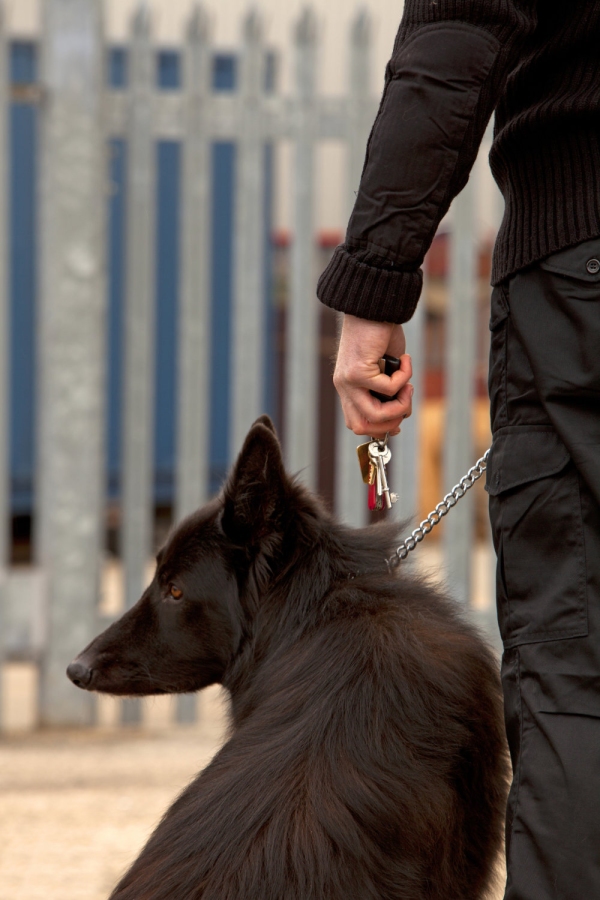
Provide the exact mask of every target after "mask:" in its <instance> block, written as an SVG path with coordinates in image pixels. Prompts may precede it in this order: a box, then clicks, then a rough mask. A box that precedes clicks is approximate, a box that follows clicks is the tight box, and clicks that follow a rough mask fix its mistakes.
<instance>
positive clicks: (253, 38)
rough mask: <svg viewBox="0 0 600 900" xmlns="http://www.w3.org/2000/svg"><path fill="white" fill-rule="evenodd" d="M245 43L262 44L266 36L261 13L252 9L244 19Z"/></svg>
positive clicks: (254, 8)
mask: <svg viewBox="0 0 600 900" xmlns="http://www.w3.org/2000/svg"><path fill="white" fill-rule="evenodd" d="M242 31H243V35H244V43H246V44H261V43H262V41H263V35H264V23H263V17H262V14H261V12H260V11H259V10H258V9H257V8H256V7H252V8H251V9H250V10H249V11H248V14H247V15H246V17H245V19H244V24H243V29H242Z"/></svg>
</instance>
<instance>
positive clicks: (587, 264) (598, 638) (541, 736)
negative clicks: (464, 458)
mask: <svg viewBox="0 0 600 900" xmlns="http://www.w3.org/2000/svg"><path fill="white" fill-rule="evenodd" d="M597 261H600V238H598V239H595V240H592V241H586V242H585V243H584V244H579V245H578V246H577V247H574V248H571V249H568V250H564V251H561V252H560V253H556V254H554V255H553V256H551V257H549V258H548V259H546V260H544V261H543V262H542V263H539V264H538V265H536V266H533V267H531V268H530V269H527V270H525V271H523V272H522V273H519V274H518V275H516V276H514V277H513V278H512V279H510V281H509V282H508V283H507V284H505V285H503V286H501V287H499V288H495V289H494V292H493V295H492V318H491V323H490V328H491V331H492V336H491V359H490V363H491V364H490V397H491V407H492V430H493V444H492V453H491V457H490V464H489V467H488V471H487V490H488V492H489V494H490V517H491V522H492V531H493V536H494V543H495V547H496V552H497V555H498V569H497V600H498V617H499V622H500V630H501V632H502V638H503V641H504V655H503V660H502V682H503V688H504V698H505V715H506V729H507V735H508V741H509V745H510V752H511V758H512V764H513V784H512V788H511V791H510V796H509V804H508V816H507V828H506V847H507V869H508V880H507V887H506V895H505V900H600V262H597Z"/></svg>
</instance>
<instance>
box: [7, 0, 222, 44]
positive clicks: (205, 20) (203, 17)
mask: <svg viewBox="0 0 600 900" xmlns="http://www.w3.org/2000/svg"><path fill="white" fill-rule="evenodd" d="M0 2H1V0H0ZM185 33H186V37H187V39H188V41H191V42H193V43H199V44H208V42H209V40H210V19H209V15H208V11H207V9H206V7H205V6H204V5H203V4H201V3H194V5H193V6H192V11H191V14H190V17H189V19H188V22H187V27H186V32H185Z"/></svg>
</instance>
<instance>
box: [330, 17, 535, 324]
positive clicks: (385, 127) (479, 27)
mask: <svg viewBox="0 0 600 900" xmlns="http://www.w3.org/2000/svg"><path fill="white" fill-rule="evenodd" d="M535 24H536V23H535V0H406V3H405V8H404V15H403V18H402V22H401V25H400V30H399V32H398V36H397V38H396V42H395V45H394V51H393V55H392V58H391V60H390V62H389V64H388V67H387V71H386V80H385V88H384V92H383V97H382V100H381V105H380V108H379V112H378V114H377V118H376V120H375V124H374V126H373V129H372V131H371V135H370V138H369V142H368V145H367V154H366V160H365V165H364V169H363V173H362V178H361V183H360V188H359V191H358V195H357V199H356V204H355V206H354V211H353V213H352V216H351V218H350V222H349V225H348V230H347V234H346V240H345V242H344V243H343V244H341V245H340V246H339V247H338V248H337V249H336V250H335V252H334V255H333V258H332V260H331V262H330V263H329V265H328V267H327V268H326V270H325V271H324V273H323V275H322V276H321V278H320V281H319V286H318V290H317V293H318V296H319V298H320V300H322V302H323V303H325V304H326V305H327V306H330V307H332V308H333V309H337V310H340V311H341V312H345V313H350V314H352V315H355V316H359V317H360V318H364V319H372V320H377V321H387V322H406V321H408V319H410V317H411V316H412V314H413V312H414V310H415V307H416V305H417V301H418V299H419V295H420V293H421V287H422V272H421V269H420V266H421V264H422V262H423V258H424V256H425V253H426V252H427V250H428V248H429V246H430V244H431V242H432V240H433V237H434V235H435V232H436V230H437V227H438V225H439V223H440V220H441V219H442V218H443V216H444V215H445V213H446V212H447V210H448V207H449V206H450V203H451V201H452V200H453V198H454V197H455V196H456V194H458V193H459V192H460V191H461V190H462V188H463V187H464V186H465V184H466V183H467V181H468V178H469V172H470V171H471V168H472V166H473V163H474V161H475V158H476V156H477V151H478V148H479V145H480V143H481V139H482V137H483V134H484V131H485V128H486V125H487V122H488V121H489V118H490V116H491V114H492V112H493V110H494V107H495V106H496V104H497V102H498V100H499V97H500V95H501V92H502V89H503V86H504V83H505V81H506V77H507V75H508V74H509V72H510V71H511V69H512V68H514V66H515V65H516V63H517V62H518V60H519V54H520V52H521V47H522V45H523V42H524V40H525V39H526V38H527V36H528V35H529V34H530V33H531V32H532V31H533V30H534V28H535Z"/></svg>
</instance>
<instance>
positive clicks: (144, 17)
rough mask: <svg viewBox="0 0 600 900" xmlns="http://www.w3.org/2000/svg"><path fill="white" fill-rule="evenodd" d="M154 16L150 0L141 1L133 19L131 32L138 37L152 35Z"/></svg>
mask: <svg viewBox="0 0 600 900" xmlns="http://www.w3.org/2000/svg"><path fill="white" fill-rule="evenodd" d="M151 22H152V14H151V12H150V6H149V4H148V0H141V2H140V3H139V4H138V6H137V8H136V10H135V11H134V13H133V16H132V18H131V31H132V33H133V34H134V35H136V36H137V37H143V36H147V35H149V34H150V29H151Z"/></svg>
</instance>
